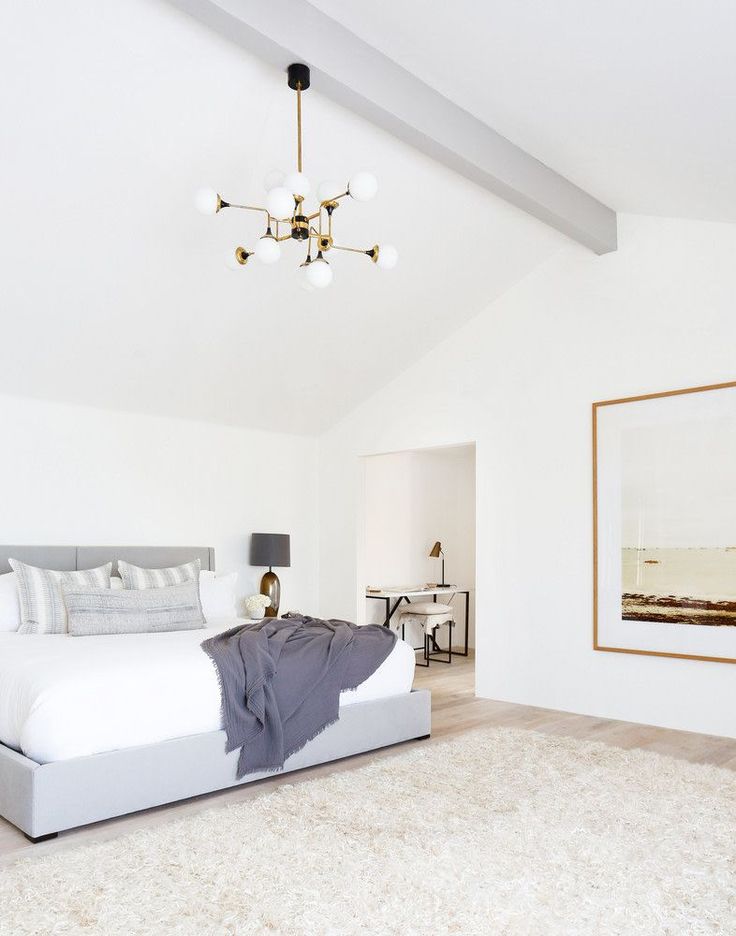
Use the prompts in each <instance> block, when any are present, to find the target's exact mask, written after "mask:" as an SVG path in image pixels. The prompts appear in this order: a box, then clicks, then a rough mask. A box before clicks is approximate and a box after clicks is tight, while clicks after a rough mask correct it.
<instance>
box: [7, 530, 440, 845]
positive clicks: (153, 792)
mask: <svg viewBox="0 0 736 936" xmlns="http://www.w3.org/2000/svg"><path fill="white" fill-rule="evenodd" d="M9 557H13V558H16V559H20V560H21V561H23V562H27V563H29V564H31V565H36V566H40V567H42V568H51V569H57V570H59V571H72V570H76V569H85V568H93V567H95V566H99V565H101V564H103V563H105V562H108V561H113V562H114V561H115V560H117V559H125V560H127V561H129V562H132V563H135V564H136V565H141V566H147V567H149V568H163V567H165V566H171V565H178V564H180V563H183V562H187V561H189V560H191V559H195V558H199V559H200V560H201V563H202V568H203V569H208V570H211V571H214V568H215V555H214V550H213V549H211V548H209V547H192V548H189V547H181V546H173V547H151V546H139V547H123V546H120V547H118V546H0V573H3V572H8V571H10V567H9V565H8V558H9ZM19 639H24V640H30V641H32V640H33V639H34V637H33V636H27V637H23V638H19ZM70 639H74V638H70ZM118 639H122V640H124V639H125V637H121V638H118ZM430 725H431V715H430V694H429V692H428V691H427V690H420V691H416V690H415V691H412V692H407V693H402V694H400V695H392V696H388V697H384V698H380V699H376V700H374V701H369V702H356V703H355V704H353V705H350V706H347V707H345V708H344V709H341V713H340V720H339V721H338V722H337V723H336V724H334V725H332V726H330V727H329V728H328V729H327V730H325V731H324V732H323V733H322V734H321V735H319V736H318V737H317V738H315V739H314V740H313V741H311V742H309V744H307V745H306V746H305V747H304V748H302V750H301V751H299V752H298V753H296V754H294V755H293V756H292V757H290V758H289V759H288V760H287V761H286V764H285V767H284V771H293V770H299V769H301V768H303V767H310V766H313V765H315V764H321V763H326V762H328V761H333V760H337V759H339V758H343V757H349V756H351V755H353V754H359V753H363V752H365V751H370V750H374V749H377V748H381V747H385V746H387V745H391V744H397V743H399V742H402V741H408V740H411V739H415V738H423V737H427V736H428V735H429V733H430ZM223 751H224V732H222V731H209V732H205V733H203V734H195V735H190V736H188V737H180V738H174V739H173V740H169V741H163V742H160V743H156V744H147V745H142V746H138V747H126V748H121V749H119V750H114V751H110V752H107V753H102V754H94V755H92V756H88V757H76V758H72V759H69V760H60V761H53V762H51V763H44V764H40V763H36V762H35V761H33V760H31V759H30V758H28V757H26V756H25V755H24V754H22V753H19V752H18V751H16V750H13V749H12V748H10V747H7V746H5V745H3V744H0V815H2V816H3V817H4V818H6V819H7V820H8V821H10V822H11V823H13V824H14V825H16V826H17V827H18V828H19V829H21V830H22V831H23V832H24V833H25V834H26V835H27V836H28V837H29V838H30V839H31V840H39V839H41V838H45V837H47V836H52V835H55V834H56V833H58V832H60V831H62V830H65V829H71V828H74V827H76V826H82V825H86V824H88V823H92V822H97V821H99V820H102V819H109V818H111V817H113V816H120V815H124V814H126V813H131V812H135V811H137V810H141V809H148V808H150V807H153V806H160V805H162V804H164V803H171V802H175V801H176V800H181V799H187V798H189V797H192V796H198V795H200V794H203V793H211V792H213V791H215V790H222V789H225V788H227V787H232V786H236V785H238V784H239V783H250V782H252V781H254V780H260V779H262V778H263V777H264V776H266V775H265V774H249V775H248V776H246V777H245V778H243V780H241V781H237V780H236V779H235V767H236V763H237V758H238V751H234V752H233V753H232V754H229V755H225V754H224V753H223Z"/></svg>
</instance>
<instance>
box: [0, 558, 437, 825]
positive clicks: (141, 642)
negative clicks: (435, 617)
mask: <svg viewBox="0 0 736 936" xmlns="http://www.w3.org/2000/svg"><path fill="white" fill-rule="evenodd" d="M9 557H14V558H18V559H20V560H21V561H23V562H28V563H30V564H32V565H37V566H41V567H44V568H55V569H58V570H60V571H67V570H74V569H84V568H93V567H95V566H99V565H101V564H103V563H105V562H108V561H115V560H116V559H118V558H120V559H126V560H127V561H129V562H133V563H135V564H136V565H141V566H147V567H152V568H153V567H165V566H171V565H178V564H181V563H183V562H187V561H189V560H191V559H195V558H199V559H200V561H201V563H202V568H203V569H207V570H212V571H214V560H215V557H214V551H213V550H212V549H210V548H191V549H190V548H186V547H171V548H169V547H130V548H126V547H81V546H80V547H34V546H1V547H0V572H6V571H8V570H9V566H8V564H7V559H8V558H9ZM113 571H114V570H113ZM236 623H237V621H236V620H233V619H221V620H212V621H208V627H207V629H206V630H197V631H175V632H172V633H166V634H129V635H124V636H100V637H84V638H73V637H68V636H66V635H20V634H16V633H3V634H0V815H2V816H4V817H5V818H6V819H8V820H9V821H10V822H12V823H13V824H14V825H16V826H17V827H18V828H20V829H21V830H22V831H23V832H24V833H25V834H26V835H27V836H28V837H29V838H30V839H31V840H33V841H37V840H39V839H42V838H47V837H49V836H52V835H55V834H57V833H58V832H60V831H62V830H65V829H70V828H74V827H77V826H81V825H86V824H88V823H91V822H97V821H99V820H102V819H108V818H111V817H113V816H119V815H124V814H126V813H130V812H135V811H137V810H140V809H147V808H150V807H153V806H159V805H162V804H164V803H170V802H174V801H176V800H180V799H186V798H189V797H192V796H197V795H200V794H203V793H209V792H213V791H215V790H221V789H225V788H227V787H231V786H235V785H236V784H238V783H250V782H253V781H255V780H259V779H262V778H263V777H264V776H265V774H262V773H261V774H259V773H256V774H249V775H247V776H246V777H244V778H243V779H242V780H240V781H238V780H236V779H235V767H236V762H237V757H238V752H237V751H234V752H233V753H232V754H229V755H225V754H224V745H225V736H224V732H223V731H221V730H220V727H219V725H220V694H219V688H218V684H217V678H216V675H215V672H214V668H213V666H212V663H211V661H210V660H209V659H208V658H207V656H206V654H205V653H204V652H203V651H202V650H201V648H200V644H201V642H202V641H203V640H205V639H206V638H207V637H209V636H212V635H213V634H215V633H217V632H218V631H221V630H225V629H227V628H229V627H232V626H234V624H236ZM413 672H414V653H413V651H412V650H411V648H410V647H408V645H406V644H404V643H403V641H397V644H396V646H395V647H394V649H393V650H392V652H391V654H390V655H389V657H388V658H387V659H386V660H385V661H384V662H383V663H382V664H381V666H380V667H379V668H378V669H377V670H376V671H375V673H373V675H372V676H371V677H370V678H369V679H367V680H366V681H365V682H363V683H362V684H361V685H360V686H359V687H358V688H357V689H356V690H354V691H352V692H343V693H342V694H341V697H340V720H339V721H338V722H337V723H336V724H334V725H332V726H330V727H329V728H328V729H326V730H325V731H324V732H323V733H322V734H321V735H319V736H318V737H317V738H315V739H314V740H313V741H311V742H309V743H308V744H307V745H306V746H305V747H304V748H302V750H301V751H298V752H297V753H296V754H294V755H293V756H292V757H290V758H289V759H288V760H287V761H286V763H285V765H284V771H285V772H286V771H293V770H298V769H300V768H303V767H309V766H313V765H315V764H320V763H326V762H328V761H332V760H336V759H339V758H342V757H348V756H350V755H354V754H358V753H362V752H365V751H369V750H374V749H377V748H381V747H385V746H387V745H390V744H396V743H399V742H402V741H407V740H411V739H414V738H422V737H427V736H428V735H429V732H430V695H429V692H427V691H426V690H422V691H412V689H411V684H412V680H413Z"/></svg>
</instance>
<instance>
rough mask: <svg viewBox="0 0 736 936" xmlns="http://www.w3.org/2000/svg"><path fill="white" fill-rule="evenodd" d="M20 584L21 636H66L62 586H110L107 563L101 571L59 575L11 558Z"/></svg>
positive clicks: (79, 587) (110, 565)
mask: <svg viewBox="0 0 736 936" xmlns="http://www.w3.org/2000/svg"><path fill="white" fill-rule="evenodd" d="M8 562H9V563H10V567H11V569H12V570H13V571H14V572H15V574H16V579H17V582H18V598H19V600H20V617H21V624H20V627H19V628H18V633H19V634H65V633H66V608H65V606H64V596H63V594H62V587H65V586H67V585H69V586H72V587H73V588H77V589H79V590H81V589H83V588H94V589H99V588H104V589H108V588H109V587H110V570H111V569H112V563H111V562H108V563H107V564H106V565H104V566H100V567H99V568H98V569H82V570H80V571H79V572H56V571H54V570H53V569H37V568H36V566H31V565H27V564H26V563H25V562H20V561H19V560H18V559H8Z"/></svg>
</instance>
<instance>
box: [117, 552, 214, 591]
mask: <svg viewBox="0 0 736 936" xmlns="http://www.w3.org/2000/svg"><path fill="white" fill-rule="evenodd" d="M201 567H202V562H201V560H199V559H194V560H193V561H192V562H185V563H184V565H180V566H171V568H168V569H141V567H140V566H136V565H133V563H132V562H125V560H124V559H118V571H119V572H120V578H121V579H122V580H123V588H168V587H169V586H171V585H183V584H184V583H185V582H197V584H199V570H200V568H201Z"/></svg>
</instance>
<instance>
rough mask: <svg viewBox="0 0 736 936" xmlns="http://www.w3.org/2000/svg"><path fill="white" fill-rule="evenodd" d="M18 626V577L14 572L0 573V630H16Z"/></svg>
mask: <svg viewBox="0 0 736 936" xmlns="http://www.w3.org/2000/svg"><path fill="white" fill-rule="evenodd" d="M19 627H20V601H19V600H18V577H17V576H16V574H15V572H5V573H4V574H3V575H0V631H3V632H9V631H17V630H18V628H19Z"/></svg>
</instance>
